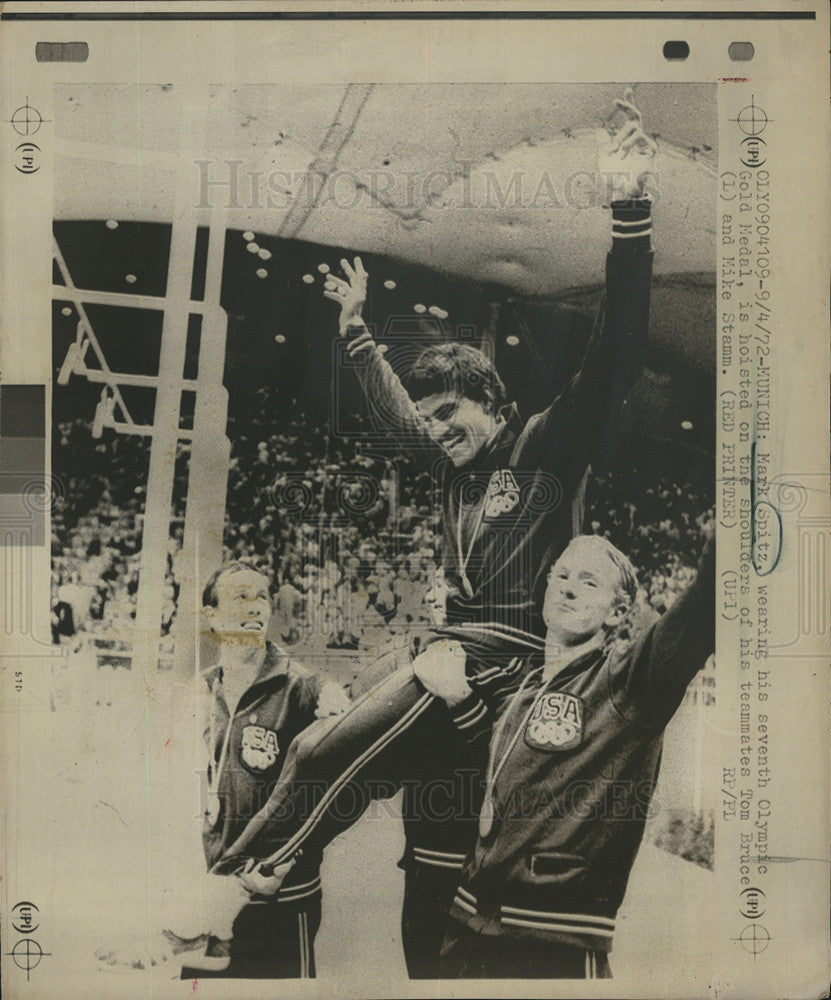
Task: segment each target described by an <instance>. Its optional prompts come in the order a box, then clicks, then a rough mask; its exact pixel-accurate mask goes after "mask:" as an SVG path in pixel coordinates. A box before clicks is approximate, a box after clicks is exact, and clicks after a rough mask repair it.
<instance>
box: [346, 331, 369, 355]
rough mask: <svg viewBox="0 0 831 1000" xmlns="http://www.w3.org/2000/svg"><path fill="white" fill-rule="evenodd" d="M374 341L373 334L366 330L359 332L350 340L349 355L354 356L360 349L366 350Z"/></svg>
mask: <svg viewBox="0 0 831 1000" xmlns="http://www.w3.org/2000/svg"><path fill="white" fill-rule="evenodd" d="M373 343H374V341H373V339H372V334H371V333H370V332H369V330H366V331H365V332H364V333H359V334H358V336H357V337H355V339H354V340H350V341H349V343H348V344H347V347H346V349H347V351H349V356H350V357H351V358H354V357H355V355H356V354H358V352H359V351H365V350H366V349H367V348H368V347H370V346H371V345H372V344H373Z"/></svg>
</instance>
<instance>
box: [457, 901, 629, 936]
mask: <svg viewBox="0 0 831 1000" xmlns="http://www.w3.org/2000/svg"><path fill="white" fill-rule="evenodd" d="M455 902H458V897H457V898H456V900H455ZM499 922H500V923H501V924H506V925H507V926H510V927H533V928H534V929H535V930H541V931H564V932H565V933H567V934H569V933H570V934H595V935H597V936H598V937H614V933H615V932H614V931H610V930H602V929H601V928H599V927H589V926H586V925H585V924H582V925H581V924H555V923H553V922H549V921H545V920H520V919H519V917H500V918H499Z"/></svg>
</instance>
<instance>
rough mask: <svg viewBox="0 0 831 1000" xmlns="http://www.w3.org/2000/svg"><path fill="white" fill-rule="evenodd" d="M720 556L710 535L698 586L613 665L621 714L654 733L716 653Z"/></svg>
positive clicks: (613, 691)
mask: <svg viewBox="0 0 831 1000" xmlns="http://www.w3.org/2000/svg"><path fill="white" fill-rule="evenodd" d="M715 569H716V554H715V540H714V537H713V536H712V535H711V536H710V537H709V538H708V540H707V543H706V544H705V546H704V552H703V554H702V556H701V563H700V564H699V567H698V573H697V575H696V578H695V580H694V581H693V583H691V584H690V586H689V587H687V589H686V591H684V593H683V594H682V596H681V597H680V598H679V599H678V600H677V601H676V602H675V603H674V604H673V605H672V607H671V608H670V609H669V611H667V612H666V613H665V614H664V615H662V616H661V618H660V619H659V620H658V621H657V622H656V623H655V625H653V626H652V627H651V628H650V629H649V630H648V631H646V632H645V633H644V634H643V635H642V636H640V637H638V638H636V640H635V644H634V646H633V648H632V649H631V650H630V651H629V652H628V653H627V654H625V655H623V656H621V657H619V658H617V659H614V658H613V659H612V660H611V661H610V664H609V671H610V692H611V696H612V702H613V703H614V705H615V708H616V709H617V710H618V712H619V713H620V714H621V715H622V716H624V718H627V719H629V720H630V721H632V722H638V723H640V724H642V725H643V726H645V727H647V728H650V729H663V727H664V726H666V724H667V723H668V722H669V720H670V719H671V718H672V716H673V715H674V713H675V711H676V709H677V708H678V706H679V705H680V704H681V701H682V699H683V697H684V692H685V691H686V690H687V687H688V686H689V684H690V681H691V680H692V679H693V677H695V675H696V674H697V673H698V671H699V670H701V668H702V667H703V666H704V664H705V662H706V660H707V658H708V657H709V656H710V655H711V654H712V653H713V652H715V647H716V597H715V589H716V586H715V581H716V574H715Z"/></svg>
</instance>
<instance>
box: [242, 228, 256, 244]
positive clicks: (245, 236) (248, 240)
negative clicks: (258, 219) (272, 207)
mask: <svg viewBox="0 0 831 1000" xmlns="http://www.w3.org/2000/svg"><path fill="white" fill-rule="evenodd" d="M242 238H243V239H244V240H245V242H246V243H251V242H252V240H253V239H254V234H253V233H252V232H251V230H250V229H247V230H246V231H245V232H244V233H243V234H242Z"/></svg>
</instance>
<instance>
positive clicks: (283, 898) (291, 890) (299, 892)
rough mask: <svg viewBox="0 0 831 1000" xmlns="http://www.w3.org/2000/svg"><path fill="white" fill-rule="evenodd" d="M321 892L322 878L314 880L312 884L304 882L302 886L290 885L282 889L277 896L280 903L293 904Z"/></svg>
mask: <svg viewBox="0 0 831 1000" xmlns="http://www.w3.org/2000/svg"><path fill="white" fill-rule="evenodd" d="M317 892H320V877H319V876H318V878H316V879H312V881H311V882H304V883H303V884H302V885H290V886H288V887H287V888H285V889H281V890H280V891H279V892H278V894H277V902H278V903H293V902H294V901H295V900H298V899H306V897H307V896H314V894H315V893H317Z"/></svg>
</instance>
